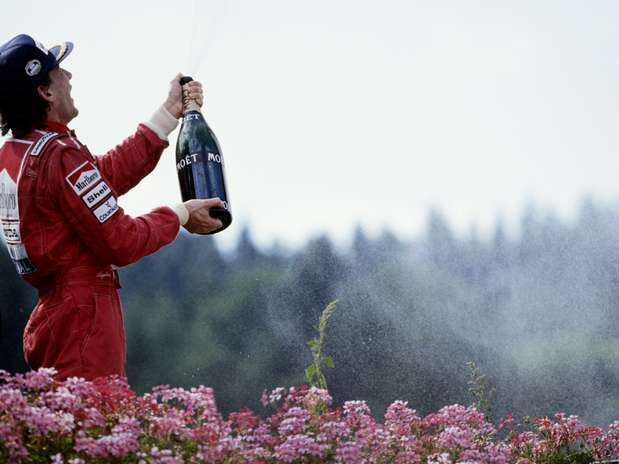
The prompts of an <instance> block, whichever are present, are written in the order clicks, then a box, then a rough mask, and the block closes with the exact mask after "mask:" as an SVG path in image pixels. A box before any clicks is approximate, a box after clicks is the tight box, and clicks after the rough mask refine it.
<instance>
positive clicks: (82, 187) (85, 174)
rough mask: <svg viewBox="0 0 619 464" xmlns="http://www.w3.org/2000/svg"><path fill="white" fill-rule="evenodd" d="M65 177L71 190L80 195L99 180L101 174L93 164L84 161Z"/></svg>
mask: <svg viewBox="0 0 619 464" xmlns="http://www.w3.org/2000/svg"><path fill="white" fill-rule="evenodd" d="M66 179H67V182H68V183H69V185H71V188H72V189H73V191H74V192H75V193H77V194H78V195H80V196H81V195H82V193H84V192H86V191H87V190H89V189H90V188H91V187H93V186H94V185H95V184H96V183H97V182H98V181H100V180H101V174H100V173H99V170H98V169H97V168H96V167H95V165H94V164H92V163H91V162H90V161H86V162H84V163H83V164H81V165H79V166H78V167H77V169H75V170H74V171H73V172H72V173H71V174H69V175H68V176H67V177H66Z"/></svg>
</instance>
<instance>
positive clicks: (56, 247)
mask: <svg viewBox="0 0 619 464" xmlns="http://www.w3.org/2000/svg"><path fill="white" fill-rule="evenodd" d="M71 50H72V44H70V43H65V44H63V45H61V46H58V47H53V48H52V49H50V50H47V49H45V47H44V46H42V45H41V44H40V43H38V42H36V41H34V39H32V38H31V37H29V36H26V35H20V36H17V37H15V38H14V39H12V40H11V41H9V42H8V43H7V44H5V45H3V46H2V47H0V76H1V77H0V115H1V116H2V131H3V135H4V134H5V133H6V131H7V130H8V129H11V131H12V137H9V138H7V139H6V140H5V143H4V145H3V146H2V148H0V221H1V222H2V231H3V234H4V238H5V242H6V245H7V247H8V250H9V254H10V256H11V259H12V260H13V261H14V263H15V265H16V267H17V271H18V272H19V273H20V275H21V276H22V277H23V278H24V279H25V280H26V281H28V282H29V283H30V284H32V285H33V286H34V287H35V288H36V289H37V290H38V294H39V301H38V303H37V305H36V307H35V309H34V311H33V312H32V314H31V316H30V319H29V321H28V324H27V325H26V329H25V331H24V354H25V357H26V360H27V362H28V364H29V366H30V367H31V368H33V369H37V368H39V367H54V368H55V369H56V370H57V371H58V375H57V378H58V379H65V378H67V377H70V376H80V377H84V378H87V379H92V378H95V377H100V376H105V375H110V374H118V375H124V367H125V335H124V326H123V316H122V309H121V304H120V301H119V297H118V293H117V289H118V288H119V287H120V285H119V282H118V276H117V272H116V271H115V270H114V269H113V268H112V266H124V265H127V264H130V263H133V262H135V261H137V260H139V259H141V258H142V257H144V256H146V255H148V254H151V253H153V252H155V251H157V250H158V249H159V248H161V247H163V246H165V245H167V244H168V243H170V242H172V241H173V240H174V239H175V238H176V236H177V235H178V232H179V229H180V227H181V225H184V226H185V227H186V228H187V229H188V230H189V231H190V232H199V233H204V232H208V231H212V230H216V229H217V228H219V227H221V222H219V220H217V219H213V218H211V217H210V216H209V215H208V210H209V208H211V207H214V206H222V202H221V201H220V200H219V199H209V200H192V201H189V202H186V203H185V204H179V205H174V206H172V207H159V208H156V209H154V210H153V211H151V212H150V213H148V214H144V215H142V216H139V217H136V218H132V217H130V216H129V215H127V214H125V213H124V212H123V209H122V208H121V207H120V206H119V205H118V197H119V196H121V195H123V194H124V193H126V192H128V191H129V190H130V189H131V188H133V187H134V186H136V185H137V184H138V183H139V182H140V180H141V179H142V178H144V177H145V176H146V175H147V174H149V173H150V172H151V171H152V170H153V169H154V168H155V166H156V164H157V162H158V161H159V158H160V156H161V154H162V152H163V150H164V148H166V147H167V146H168V141H167V135H168V134H169V133H170V132H171V131H172V130H174V128H175V127H176V125H177V123H178V122H177V118H178V117H179V116H180V114H181V111H182V94H181V93H182V91H181V88H180V84H179V83H178V79H177V78H176V79H175V80H173V81H172V83H171V85H170V92H169V95H168V99H167V100H166V102H165V103H164V105H162V107H161V108H159V110H157V112H155V114H154V115H153V117H151V119H150V120H149V121H147V122H145V123H143V124H140V125H139V126H138V129H137V131H136V132H135V133H134V134H133V135H132V136H131V137H129V138H127V139H126V140H125V141H123V142H122V143H121V144H120V145H118V146H117V147H116V148H114V149H112V150H110V151H109V152H108V153H106V154H105V155H102V156H93V155H92V154H91V153H90V151H89V150H88V148H87V147H86V146H85V145H84V144H82V143H81V142H80V141H79V140H78V138H77V136H76V135H75V133H74V132H73V131H71V130H70V129H69V128H68V127H67V125H66V124H68V122H69V121H70V120H71V119H73V118H74V117H75V116H76V115H77V109H76V108H75V106H74V104H73V100H72V98H71V97H70V89H71V86H70V84H69V81H70V79H71V74H70V73H69V72H68V71H66V70H65V69H62V68H60V67H59V63H60V61H62V60H63V59H64V58H65V57H66V55H68V53H69V52H70V51H71ZM16 62H17V64H16ZM177 77H178V76H177ZM192 84H193V85H191V86H189V87H187V88H186V89H185V91H186V92H187V93H186V97H187V98H193V99H195V100H196V101H198V102H199V104H201V103H202V88H201V85H200V84H199V83H192ZM28 92H30V93H28ZM24 94H28V96H26V97H24V96H23V95H24ZM15 95H18V96H19V97H20V99H19V100H17V99H16V97H15ZM28 98H30V99H32V98H39V99H40V100H41V101H42V102H43V104H44V106H43V107H44V108H45V114H44V116H43V117H41V118H40V119H39V120H38V121H36V120H35V121H32V120H31V121H30V124H29V125H28V124H22V122H23V120H24V118H26V119H27V117H29V116H30V114H36V111H35V110H32V111H31V113H28V114H26V116H23V113H24V110H23V106H25V107H26V108H36V104H35V103H36V102H34V103H33V102H32V101H30V102H29V103H24V104H23V105H21V106H19V105H17V104H14V103H18V104H19V103H20V102H24V101H28ZM41 101H39V102H38V103H39V106H40V105H41ZM20 111H21V113H22V116H21V119H20V117H18V116H19V115H20V113H19V112H20Z"/></svg>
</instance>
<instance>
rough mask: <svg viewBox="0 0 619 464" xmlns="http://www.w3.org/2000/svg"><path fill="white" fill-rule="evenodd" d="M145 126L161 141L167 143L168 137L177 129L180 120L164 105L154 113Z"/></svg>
mask: <svg viewBox="0 0 619 464" xmlns="http://www.w3.org/2000/svg"><path fill="white" fill-rule="evenodd" d="M144 125H145V126H146V127H148V128H149V129H151V130H152V131H153V132H154V133H155V134H157V135H158V136H159V138H160V139H161V140H165V141H167V140H168V135H170V134H171V133H172V131H173V130H174V129H176V126H177V125H178V120H177V119H176V118H175V117H174V116H172V115H171V114H170V112H169V111H168V110H166V109H165V107H164V106H163V105H162V106H160V107H159V108H158V109H157V111H155V112H154V113H153V115H152V116H151V117H150V119H149V120H148V121H146V122H145V123H144Z"/></svg>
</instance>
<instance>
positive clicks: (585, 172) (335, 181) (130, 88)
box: [0, 0, 619, 246]
mask: <svg viewBox="0 0 619 464" xmlns="http://www.w3.org/2000/svg"><path fill="white" fill-rule="evenodd" d="M618 23H619V2H615V1H610V0H609V1H596V0H581V1H568V0H560V1H559V0H557V1H551V0H533V1H523V0H518V1H516V0H513V1H498V0H488V1H467V0H452V1H447V0H427V1H392V0H381V1H380V2H378V1H375V2H367V1H359V0H357V1H352V0H339V1H338V0H330V1H326V0H313V1H311V2H310V1H303V2H301V1H294V0H263V1H255V0H254V1H250V0H244V1H243V0H233V1H227V0H219V1H214V0H208V1H199V0H187V1H185V2H171V1H169V0H166V1H160V0H149V1H123V2H120V1H116V0H108V1H106V2H85V1H81V2H78V1H75V0H66V1H64V2H60V3H49V2H41V1H27V0H19V1H14V0H5V1H3V2H2V25H3V27H2V38H0V40H1V41H2V42H5V41H6V40H8V39H10V38H11V37H13V36H14V35H16V34H18V33H28V34H30V35H32V36H34V37H35V38H36V39H38V40H40V41H41V42H43V43H44V44H45V45H47V46H51V45H53V44H54V43H56V42H58V41H62V40H70V41H73V42H74V43H75V46H76V48H75V50H74V52H73V54H72V55H71V57H70V58H68V59H67V60H66V61H65V64H66V68H67V69H69V70H70V71H71V72H73V96H74V98H75V101H76V104H77V106H78V108H79V109H80V115H79V116H78V118H77V119H76V120H75V121H73V123H72V124H71V127H72V128H74V129H75V130H76V131H77V133H78V136H79V137H80V139H81V140H82V141H83V142H84V143H86V144H87V145H88V146H89V147H90V149H91V151H93V152H94V153H101V152H104V151H105V150H106V149H108V148H110V147H112V146H113V145H115V144H116V143H118V142H119V141H121V140H122V139H123V138H124V137H125V136H127V135H129V134H130V133H131V132H132V131H133V130H134V128H135V125H136V124H137V123H138V122H139V121H140V120H143V119H146V118H147V117H148V116H149V115H150V113H151V112H152V111H153V110H154V109H155V108H156V107H157V106H158V105H159V104H160V103H161V102H162V101H163V100H164V98H165V95H166V92H167V87H168V82H169V80H170V79H171V78H172V77H173V76H174V75H175V73H176V72H177V71H181V72H184V73H187V74H192V75H193V77H194V78H196V79H198V80H201V81H202V82H203V83H204V85H205V87H206V89H207V95H206V105H205V111H204V113H205V116H206V119H207V121H208V122H209V124H210V125H211V127H212V128H213V129H214V131H215V133H216V134H217V136H218V138H219V140H220V142H221V144H222V149H223V153H224V155H225V157H226V166H227V177H228V182H229V189H230V191H231V199H232V207H233V213H234V218H235V219H234V227H231V228H230V229H229V230H227V231H225V232H224V233H222V234H221V238H220V239H219V240H220V241H221V242H222V244H223V245H224V246H226V242H228V243H229V242H231V241H233V240H234V238H235V237H236V234H238V232H239V230H240V229H241V226H243V225H250V226H251V228H252V231H253V233H254V237H255V238H256V239H257V240H258V242H259V243H260V244H262V245H263V246H269V245H270V244H271V243H273V241H274V240H276V239H277V240H280V241H282V242H283V243H285V244H288V245H292V246H294V245H300V244H302V243H303V242H304V241H305V240H306V239H307V238H309V237H312V236H315V235H316V234H318V233H320V232H328V233H330V234H331V235H332V236H333V237H334V238H335V239H336V240H338V241H339V242H341V243H345V242H346V240H347V239H348V237H349V236H350V233H351V231H352V230H353V228H354V226H355V225H356V224H362V225H363V226H364V227H365V228H366V229H367V230H368V232H369V233H370V234H376V233H378V232H380V231H381V230H382V229H383V228H385V227H390V228H391V229H392V230H394V231H396V232H397V233H398V234H400V235H401V236H403V237H412V236H415V235H417V234H418V233H419V232H420V231H421V230H422V227H423V226H424V224H425V218H426V215H427V212H428V209H429V208H430V207H438V208H440V209H441V210H442V211H443V212H444V213H445V215H446V216H447V218H448V219H449V220H450V222H451V223H452V224H453V225H454V227H456V228H457V230H459V231H460V232H462V233H466V231H467V230H469V229H470V227H471V226H472V225H473V224H477V225H478V226H479V227H480V229H481V230H482V231H484V230H491V228H492V227H493V225H494V223H495V220H496V217H497V215H499V214H500V215H502V216H503V217H504V218H505V220H506V222H507V224H508V225H510V224H511V225H512V226H514V230H515V225H516V224H517V221H518V218H519V216H520V214H521V212H522V210H523V208H524V207H525V205H526V204H527V203H528V202H535V203H536V204H538V205H540V206H541V207H543V208H554V209H556V210H557V211H558V212H559V213H560V214H561V215H562V216H563V217H570V216H571V215H573V214H574V212H575V211H576V210H577V208H578V205H579V202H580V200H581V199H582V197H583V196H584V195H585V194H592V195H593V196H594V198H597V199H599V200H601V201H604V202H607V203H611V204H615V203H617V202H616V199H618V198H619V182H618V178H619V156H618V155H619V133H618V131H617V127H618V123H619V68H618V65H617V63H618V60H619V58H618V57H619V53H618V51H619V48H618V45H617V44H619V28H618V27H617V24H618ZM175 137H176V133H175V134H174V135H173V136H172V138H171V146H170V148H169V149H168V150H166V152H165V153H164V156H163V158H162V161H161V162H160V164H159V166H158V167H157V169H156V171H155V172H154V173H153V174H152V175H151V176H150V177H149V178H147V179H146V180H144V181H143V183H141V184H140V185H139V186H138V187H136V188H135V189H134V191H132V192H130V193H129V194H127V195H126V196H125V197H123V198H122V199H121V201H120V203H121V206H123V207H124V208H125V210H126V211H127V212H129V213H130V214H132V215H139V214H141V213H144V212H147V211H148V210H150V209H151V208H152V207H155V206H159V205H162V204H169V203H173V202H177V201H180V193H179V189H178V184H177V179H176V170H175V166H174V164H175V163H174V144H175V140H176V139H175Z"/></svg>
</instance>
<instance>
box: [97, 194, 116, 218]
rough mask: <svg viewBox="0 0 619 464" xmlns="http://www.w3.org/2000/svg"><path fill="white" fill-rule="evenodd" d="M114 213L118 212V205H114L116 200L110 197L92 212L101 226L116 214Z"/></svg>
mask: <svg viewBox="0 0 619 464" xmlns="http://www.w3.org/2000/svg"><path fill="white" fill-rule="evenodd" d="M116 211H118V203H116V198H114V197H110V198H108V199H107V200H106V201H105V203H103V204H102V205H101V206H99V207H97V208H96V209H95V210H94V211H93V213H94V215H95V217H96V218H97V220H98V221H99V222H100V223H101V224H103V223H104V222H105V221H107V220H108V219H109V218H111V217H112V216H113V215H114V214H115V213H116Z"/></svg>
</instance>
